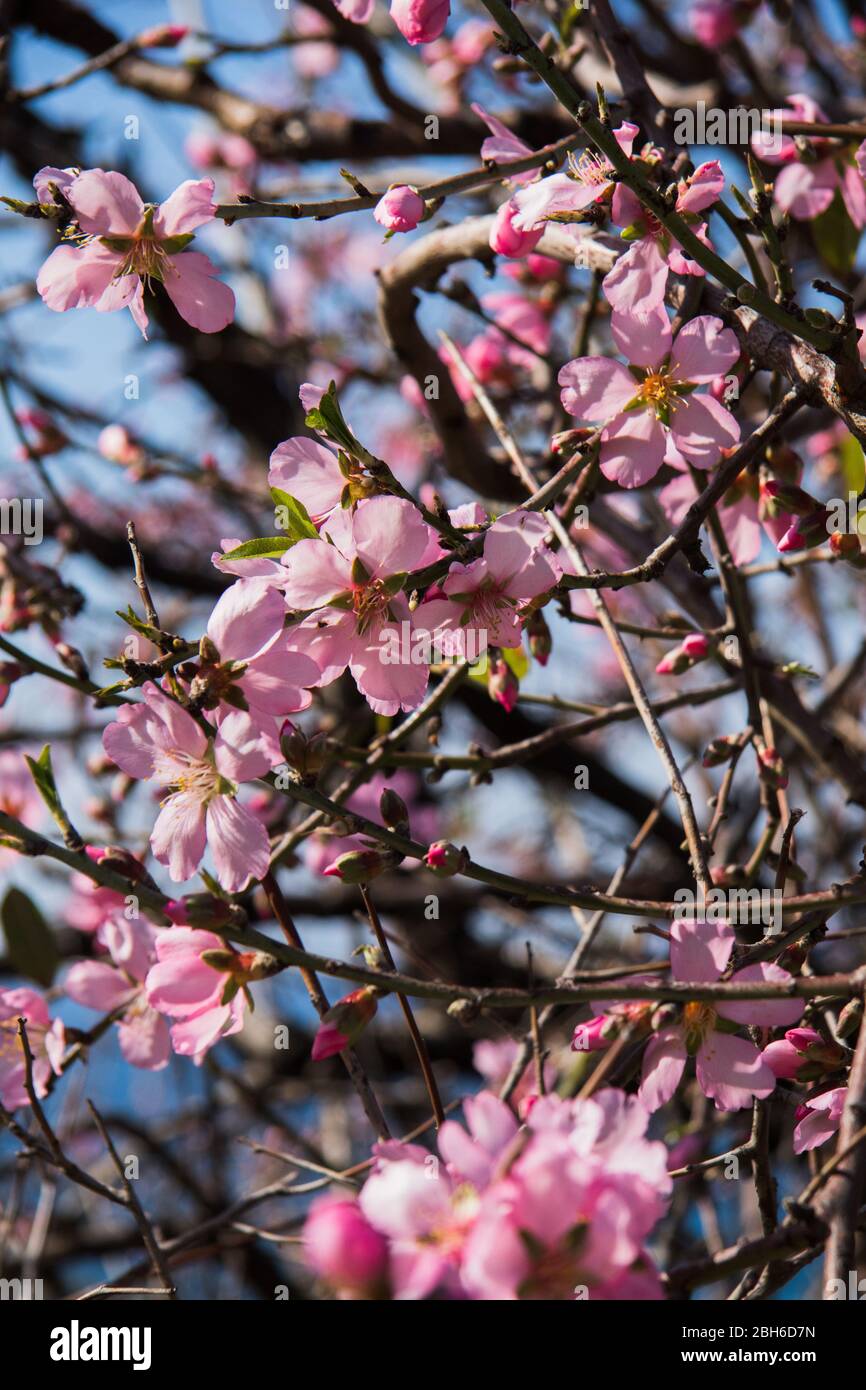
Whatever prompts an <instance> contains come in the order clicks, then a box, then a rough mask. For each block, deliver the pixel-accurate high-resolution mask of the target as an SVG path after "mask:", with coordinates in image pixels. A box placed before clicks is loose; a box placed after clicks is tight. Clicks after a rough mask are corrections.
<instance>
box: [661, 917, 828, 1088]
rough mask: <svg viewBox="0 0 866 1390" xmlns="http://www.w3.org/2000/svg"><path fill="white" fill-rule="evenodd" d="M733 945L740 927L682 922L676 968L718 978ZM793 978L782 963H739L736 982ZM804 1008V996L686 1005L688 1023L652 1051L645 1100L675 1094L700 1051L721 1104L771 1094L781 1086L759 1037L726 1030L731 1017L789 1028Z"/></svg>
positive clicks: (706, 979) (675, 940) (706, 1083)
mask: <svg viewBox="0 0 866 1390" xmlns="http://www.w3.org/2000/svg"><path fill="white" fill-rule="evenodd" d="M733 945H734V932H733V928H732V927H731V926H729V924H728V923H727V922H682V921H677V922H674V924H673V926H672V928H671V975H672V976H673V978H674V980H676V981H677V982H678V983H681V984H711V983H713V982H715V981H716V980H718V979H719V978H720V976H721V975H722V972H723V971H724V970H725V967H726V966H727V964H728V959H729V957H730V954H731V950H732V949H733ZM790 979H791V976H790V975H789V974H788V972H787V970H783V969H782V968H781V966H778V965H774V964H772V963H770V962H765V961H760V962H758V963H757V964H755V965H748V966H746V967H745V969H743V970H738V971H737V972H736V974H735V975H734V976H733V977H732V983H733V982H736V983H738V984H749V983H750V982H758V981H761V980H766V981H769V982H775V983H779V984H785V983H788V982H789V981H790ZM802 1012H803V1003H802V1000H800V999H755V1000H739V999H738V1000H729V1001H724V1002H719V1003H715V1002H713V1003H712V1004H710V1003H709V1002H707V1001H695V1002H693V1003H689V1004H686V1006H685V1009H684V1011H683V1020H682V1023H678V1024H675V1025H673V1026H672V1027H669V1028H663V1029H662V1030H661V1031H660V1032H658V1033H656V1034H655V1036H654V1037H653V1038H652V1039H651V1041H650V1043H649V1045H648V1047H647V1049H646V1052H645V1053H644V1060H643V1074H642V1079H641V1085H640V1091H639V1092H638V1094H639V1095H640V1098H641V1100H642V1101H643V1102H644V1104H645V1105H647V1106H648V1107H649V1109H650V1110H657V1109H658V1108H659V1106H661V1105H664V1104H665V1102H666V1101H668V1100H670V1098H671V1096H672V1095H673V1094H674V1092H675V1090H676V1089H677V1086H678V1085H679V1083H680V1078H681V1077H682V1074H683V1071H684V1069H685V1065H686V1061H687V1059H688V1057H689V1055H690V1054H692V1055H695V1054H696V1063H697V1075H698V1084H699V1085H700V1087H701V1090H702V1091H703V1093H704V1095H706V1096H709V1098H710V1099H711V1100H714V1101H715V1103H716V1109H717V1110H741V1109H742V1108H743V1107H744V1106H746V1105H749V1104H751V1101H752V1098H753V1097H755V1096H757V1097H758V1098H759V1099H765V1098H766V1097H767V1096H769V1095H772V1093H773V1091H774V1090H775V1086H776V1078H775V1076H774V1075H773V1072H772V1070H771V1068H770V1067H769V1066H768V1065H767V1063H766V1062H765V1061H764V1060H763V1058H762V1057H761V1054H760V1052H759V1051H758V1049H757V1047H756V1046H755V1044H754V1043H752V1042H749V1041H748V1040H747V1039H746V1038H741V1037H737V1036H736V1035H735V1034H734V1033H732V1032H728V1031H722V1030H724V1029H726V1028H727V1025H728V1024H729V1023H734V1024H744V1025H745V1024H760V1025H761V1026H763V1027H765V1028H784V1027H787V1026H789V1025H791V1024H794V1023H796V1022H797V1020H798V1019H799V1018H800V1015H801V1014H802ZM720 1021H721V1022H720Z"/></svg>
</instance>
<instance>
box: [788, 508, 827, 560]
mask: <svg viewBox="0 0 866 1390" xmlns="http://www.w3.org/2000/svg"><path fill="white" fill-rule="evenodd" d="M829 520H830V513H829V512H828V511H827V508H826V507H820V508H819V509H818V511H814V512H810V513H809V515H808V516H802V517H799V518H798V520H797V521H795V522H794V525H793V526H789V527H788V530H787V531H786V532H785V534H784V536H783V537H782V539H781V540H780V541H779V542H778V543H777V545H776V549H777V550H778V552H779V554H780V555H789V554H791V553H793V552H795V551H798V550H811V549H812V548H813V547H814V546H816V545H822V544H823V543H824V541H826V540H827V539H828V536H829V534H830V533H829V527H828V522H829Z"/></svg>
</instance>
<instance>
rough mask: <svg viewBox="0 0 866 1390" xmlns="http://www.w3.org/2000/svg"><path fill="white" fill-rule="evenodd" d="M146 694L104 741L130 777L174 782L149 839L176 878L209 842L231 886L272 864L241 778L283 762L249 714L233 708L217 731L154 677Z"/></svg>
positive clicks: (191, 867)
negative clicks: (241, 795)
mask: <svg viewBox="0 0 866 1390" xmlns="http://www.w3.org/2000/svg"><path fill="white" fill-rule="evenodd" d="M142 694H143V696H144V701H143V703H141V704H136V705H125V706H124V707H123V709H121V711H120V712H119V714H118V716H117V720H116V721H115V722H114V723H113V724H109V725H108V727H107V728H106V730H105V732H104V733H103V736H102V744H103V747H104V749H105V751H106V753H107V754H108V756H109V757H110V758H111V759H112V761H113V762H115V763H117V765H118V767H120V768H122V769H123V771H124V772H126V773H128V774H129V776H130V777H136V778H144V779H151V778H152V779H153V780H154V781H156V782H157V783H158V784H159V785H161V786H164V787H166V788H168V791H169V794H168V796H167V797H166V799H165V800H164V801H163V803H162V807H161V809H160V812H159V815H158V817H157V820H156V824H155V825H154V827H153V831H152V832H151V836H150V846H151V849H152V850H153V853H154V855H155V857H156V858H157V859H158V860H159V862H160V863H161V864H165V865H167V866H168V871H169V874H170V876H171V878H172V879H173V880H174V881H175V882H182V881H183V880H184V879H188V878H190V877H191V876H192V875H193V874H194V873H195V871H196V869H197V868H198V865H199V863H200V862H201V858H202V856H203V854H204V852H205V847H206V845H207V846H209V847H210V850H211V853H212V855H213V860H214V864H215V866H216V871H217V877H218V879H219V881H220V883H221V884H222V886H223V887H224V888H225V889H227V890H228V891H229V892H230V893H235V892H239V891H240V890H241V889H242V888H244V887H245V886H246V885H247V883H248V882H249V881H250V878H251V877H252V878H261V877H262V876H263V875H264V874H265V873H266V872H267V869H268V862H269V855H268V836H267V831H266V830H265V827H264V825H263V824H262V823H261V821H260V820H257V819H256V817H255V816H252V815H250V813H249V811H247V810H246V808H245V807H243V806H241V804H240V802H239V801H238V800H237V783H238V782H241V781H249V780H250V779H252V778H254V777H260V776H261V775H262V774H263V773H264V772H266V771H267V770H268V769H269V768H270V767H272V766H274V765H275V764H276V763H277V762H279V761H280V755H279V749H278V748H277V746H276V743H275V740H274V739H273V738H272V739H271V743H270V746H269V744H268V740H267V739H266V737H265V736H264V735H263V733H262V731H261V730H260V729H257V728H256V726H255V725H254V724H253V723H252V721H251V720H250V718H249V716H248V715H245V714H243V713H242V712H241V711H239V710H233V711H232V712H231V713H230V714H229V715H228V716H227V717H226V718H225V719H224V720H223V721H222V723H221V725H220V728H219V731H218V732H217V734H216V736H215V737H214V738H212V739H211V738H208V736H207V735H206V734H205V733H204V731H203V730H202V729H201V728H200V727H199V725H198V724H197V723H196V722H195V720H194V719H193V718H192V716H191V715H189V714H187V712H186V710H184V709H182V708H181V707H180V706H179V705H177V704H175V702H174V701H173V700H170V699H169V697H168V696H167V695H166V694H164V692H163V691H161V690H160V689H159V688H158V687H157V686H155V685H154V684H153V683H152V682H150V681H148V682H147V684H146V685H144V686H143V687H142Z"/></svg>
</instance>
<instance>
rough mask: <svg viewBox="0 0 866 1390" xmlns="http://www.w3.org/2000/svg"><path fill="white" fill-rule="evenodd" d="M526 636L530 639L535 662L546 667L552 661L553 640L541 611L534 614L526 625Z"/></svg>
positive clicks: (530, 647)
mask: <svg viewBox="0 0 866 1390" xmlns="http://www.w3.org/2000/svg"><path fill="white" fill-rule="evenodd" d="M526 635H527V637H528V638H529V650H530V652H531V653H532V655H533V656H534V657H535V660H536V661H537V662H538V664H539V666H546V665H547V663H548V661H549V659H550V653H551V649H552V647H553V639H552V637H551V635H550V628H549V627H548V626H547V620H546V619H545V616H544V614H543V613H542V612H541V610H540V609H539V610H538V612H537V613H533V614H532V616H531V617H530V619H529V622H528V623H527V624H526Z"/></svg>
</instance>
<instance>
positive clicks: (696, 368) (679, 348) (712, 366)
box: [671, 314, 740, 385]
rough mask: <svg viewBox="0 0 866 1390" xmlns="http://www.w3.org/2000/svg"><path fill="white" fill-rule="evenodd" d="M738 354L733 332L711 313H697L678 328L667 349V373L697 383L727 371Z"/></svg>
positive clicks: (700, 383) (713, 379) (680, 379)
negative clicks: (668, 360) (668, 357)
mask: <svg viewBox="0 0 866 1390" xmlns="http://www.w3.org/2000/svg"><path fill="white" fill-rule="evenodd" d="M739 356H740V344H739V342H738V340H737V335H736V334H735V333H734V332H732V330H731V329H730V328H725V325H724V324H723V323H722V320H721V319H719V318H716V317H715V316H714V315H712V314H701V315H700V317H699V318H696V319H692V320H691V321H690V322H689V323H687V324H686V326H685V328H681V329H680V331H679V333H678V334H677V336H676V339H675V341H674V345H673V351H672V352H671V373H672V375H673V376H674V377H675V379H676V380H677V381H693V382H696V383H697V384H698V385H702V384H706V383H708V382H711V381H715V379H716V377H719V376H724V375H725V373H726V372H728V371H730V369H731V367H733V365H734V363H735V362H736V361H737V358H738V357H739Z"/></svg>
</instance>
